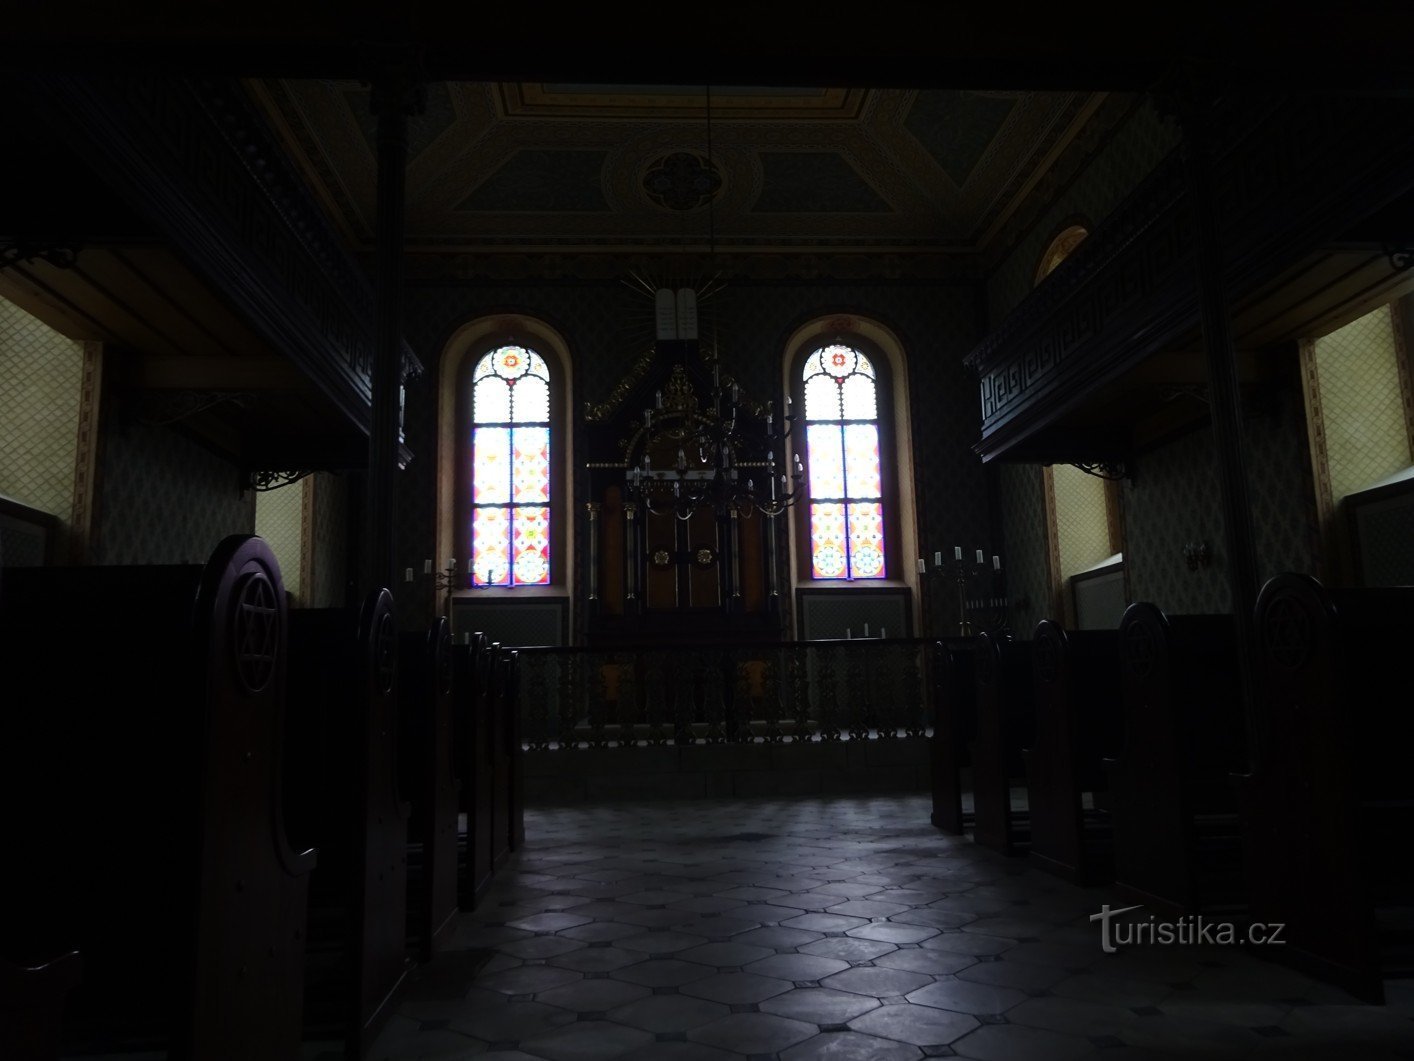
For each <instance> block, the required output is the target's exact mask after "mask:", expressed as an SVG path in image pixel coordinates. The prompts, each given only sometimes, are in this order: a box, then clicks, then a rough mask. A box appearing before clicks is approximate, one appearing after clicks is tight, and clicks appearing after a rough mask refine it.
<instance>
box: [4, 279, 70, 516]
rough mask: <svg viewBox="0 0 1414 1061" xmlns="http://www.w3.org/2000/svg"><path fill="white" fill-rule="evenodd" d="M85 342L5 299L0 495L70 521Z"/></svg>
mask: <svg viewBox="0 0 1414 1061" xmlns="http://www.w3.org/2000/svg"><path fill="white" fill-rule="evenodd" d="M82 378H83V343H81V342H78V341H77V340H74V339H67V338H65V337H64V336H62V335H60V334H59V333H58V332H56V331H54V329H52V328H50V327H49V326H48V325H47V324H45V323H43V322H42V321H39V320H37V319H35V318H34V317H31V316H30V315H29V314H28V313H26V312H25V311H24V310H22V309H20V308H19V307H18V306H16V305H13V304H12V303H10V302H7V301H5V300H4V299H0V494H5V495H6V496H8V497H12V498H14V499H15V500H16V501H19V502H21V503H22V504H26V505H29V506H30V507H32V508H37V509H41V510H43V511H45V512H48V513H51V514H52V515H55V516H58V517H59V518H60V519H61V520H64V521H66V522H67V521H68V520H69V519H70V516H71V514H72V511H73V502H74V459H75V454H76V453H77V448H78V430H79V391H80V383H81V381H82Z"/></svg>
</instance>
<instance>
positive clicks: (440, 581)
mask: <svg viewBox="0 0 1414 1061" xmlns="http://www.w3.org/2000/svg"><path fill="white" fill-rule="evenodd" d="M466 584H467V576H466V574H465V573H464V572H458V571H457V562H456V560H455V559H452V560H449V561H448V562H447V566H446V567H444V568H443V569H442V570H441V571H434V572H433V573H432V585H433V588H434V589H435V590H436V591H437V592H438V593H445V594H446V597H445V600H446V610H447V622H448V624H451V622H452V590H454V589H460V588H462V587H463V586H465V585H466Z"/></svg>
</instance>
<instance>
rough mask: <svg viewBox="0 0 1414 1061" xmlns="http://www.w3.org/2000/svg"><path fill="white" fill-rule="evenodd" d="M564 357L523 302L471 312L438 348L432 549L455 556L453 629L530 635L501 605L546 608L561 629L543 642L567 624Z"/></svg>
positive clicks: (568, 442)
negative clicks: (521, 307) (519, 306)
mask: <svg viewBox="0 0 1414 1061" xmlns="http://www.w3.org/2000/svg"><path fill="white" fill-rule="evenodd" d="M570 365H571V362H570V348H569V344H568V343H567V342H566V341H565V339H564V336H563V335H561V334H560V332H559V331H558V330H557V329H555V328H554V327H553V326H551V325H550V324H548V323H547V322H545V321H543V320H540V319H538V318H535V317H531V316H528V315H524V314H519V313H510V312H506V313H498V314H495V315H488V316H484V317H478V318H476V319H475V320H471V321H468V322H467V323H465V324H463V325H461V327H459V328H457V329H456V330H455V331H454V332H453V333H452V334H451V335H450V336H448V338H447V341H446V344H445V345H444V346H443V348H442V355H441V360H440V363H439V365H438V370H437V375H438V411H437V494H436V506H437V516H436V519H437V524H436V526H437V534H436V552H435V553H434V554H433V555H435V556H437V557H438V558H439V559H438V560H437V568H438V569H439V570H440V569H443V568H445V566H446V565H447V563H448V562H449V559H450V560H453V561H455V563H456V575H455V577H454V578H453V580H452V591H451V595H452V597H453V598H454V600H453V604H454V609H453V610H454V614H455V616H456V620H455V621H456V623H457V629H458V631H463V630H480V631H486V632H487V633H488V634H492V633H495V634H497V635H498V636H501V635H504V636H506V637H512V636H514V637H525V636H528V635H527V633H526V631H525V629H524V623H523V622H520V620H519V619H514V620H511V619H506V615H507V614H509V613H508V612H507V608H508V607H515V608H519V609H521V611H519V612H516V613H515V615H517V616H521V617H523V616H524V615H528V614H530V613H531V612H534V613H535V614H536V615H537V616H540V615H541V614H542V613H543V615H544V616H545V617H547V618H546V620H545V621H546V623H547V624H548V625H554V626H555V627H556V630H557V631H560V633H557V634H556V639H555V640H549V641H544V642H543V643H546V644H559V643H562V641H560V640H558V638H559V637H560V634H561V633H562V634H565V635H567V633H568V631H569V630H570V629H572V621H571V619H570V617H569V599H570V591H571V589H572V580H573V570H572V566H573V565H572V563H571V557H572V556H573V555H574V537H573V536H574V526H573V524H574V521H573V520H572V519H570V518H569V514H570V512H571V511H572V510H571V506H570V474H569V469H570V468H572V467H574V453H573V440H574V432H573V430H572V425H571V422H570V410H571V409H573V408H574V394H573V391H572V388H573V385H574V377H573V374H572V372H571V369H570ZM447 558H449V559H447ZM552 599H553V600H554V601H555V602H556V603H555V604H553V605H551V604H550V601H551V600H552ZM443 604H444V600H443V598H440V597H439V598H438V599H437V603H436V606H437V607H439V608H440V607H442V606H443ZM537 609H539V610H537ZM552 613H553V618H554V623H551V620H550V618H549V617H551V616H552ZM498 622H499V623H500V624H501V625H500V626H498ZM512 627H514V629H512ZM536 636H537V637H541V636H545V635H542V634H537V635H536ZM536 643H537V644H538V643H542V642H540V641H537V642H536Z"/></svg>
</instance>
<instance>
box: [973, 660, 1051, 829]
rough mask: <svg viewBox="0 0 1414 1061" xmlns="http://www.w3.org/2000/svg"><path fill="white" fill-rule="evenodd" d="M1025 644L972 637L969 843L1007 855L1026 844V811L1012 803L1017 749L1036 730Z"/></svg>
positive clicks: (1020, 772)
mask: <svg viewBox="0 0 1414 1061" xmlns="http://www.w3.org/2000/svg"><path fill="white" fill-rule="evenodd" d="M1031 652H1032V646H1031V642H1029V641H1015V640H1013V639H1012V638H1011V637H1010V636H1009V635H1001V636H997V635H993V634H981V635H980V636H979V637H978V638H977V657H976V674H977V737H976V739H975V740H974V741H973V742H972V799H973V806H974V808H975V814H976V824H975V826H974V827H973V831H972V832H973V839H974V840H976V842H977V843H979V844H981V845H983V846H984V847H990V848H992V849H993V850H995V851H1001V852H1003V853H1004V854H1008V855H1018V854H1024V853H1025V852H1026V851H1027V849H1028V848H1029V847H1030V844H1031V823H1030V815H1029V812H1028V811H1027V810H1024V809H1022V808H1020V807H1014V806H1013V805H1012V790H1013V788H1015V787H1016V786H1018V785H1019V784H1021V783H1022V782H1023V780H1024V777H1025V768H1024V767H1023V765H1022V761H1021V749H1022V748H1024V747H1025V746H1026V745H1028V744H1029V743H1031V740H1032V736H1033V734H1034V732H1035V724H1036V723H1035V714H1036V709H1035V690H1034V688H1033V685H1032V681H1031Z"/></svg>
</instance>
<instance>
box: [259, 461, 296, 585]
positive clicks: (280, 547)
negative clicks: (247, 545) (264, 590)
mask: <svg viewBox="0 0 1414 1061" xmlns="http://www.w3.org/2000/svg"><path fill="white" fill-rule="evenodd" d="M305 485H306V480H304V479H301V480H299V481H298V482H295V483H291V484H289V485H287V486H281V487H278V488H276V489H274V490H262V491H259V492H258V493H256V495H255V533H256V534H258V535H260V536H261V537H262V538H264V539H265V541H266V542H267V543H268V544H269V546H270V549H271V551H272V552H274V554H275V559H276V560H277V561H278V562H279V564H280V577H281V578H282V579H283V580H284V583H285V591H286V592H288V593H291V594H293V595H294V598H295V603H296V604H303V603H304V601H302V600H301V599H300V565H301V562H302V560H303V546H304V530H305V527H304V491H305Z"/></svg>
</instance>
